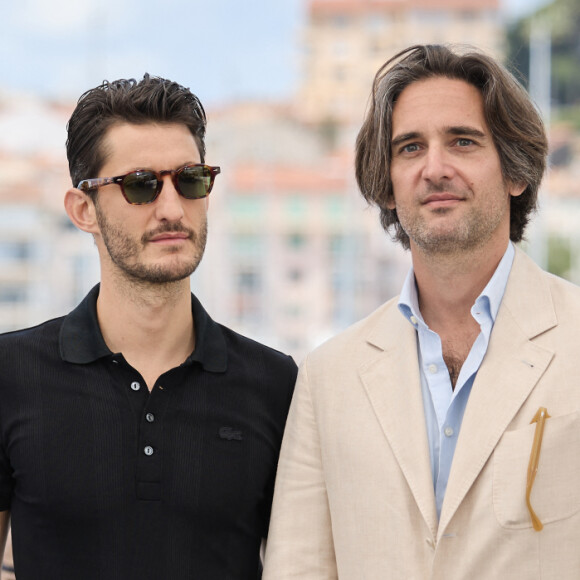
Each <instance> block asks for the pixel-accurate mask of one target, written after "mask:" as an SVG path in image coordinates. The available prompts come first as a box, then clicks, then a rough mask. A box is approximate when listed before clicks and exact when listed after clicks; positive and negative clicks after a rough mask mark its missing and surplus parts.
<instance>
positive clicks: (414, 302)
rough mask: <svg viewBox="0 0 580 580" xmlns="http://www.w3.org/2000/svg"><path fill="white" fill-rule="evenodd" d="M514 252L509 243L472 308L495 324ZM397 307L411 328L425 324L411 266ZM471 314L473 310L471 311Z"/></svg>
mask: <svg viewBox="0 0 580 580" xmlns="http://www.w3.org/2000/svg"><path fill="white" fill-rule="evenodd" d="M514 255H515V250H514V246H513V244H512V243H511V242H509V243H508V247H507V250H506V251H505V253H504V255H503V257H502V259H501V261H500V263H499V264H498V266H497V268H496V269H495V272H494V273H493V276H492V277H491V279H490V280H489V282H488V283H487V285H486V287H485V288H484V289H483V291H482V292H481V294H480V295H479V296H478V297H477V299H476V301H475V304H474V308H476V307H479V308H481V309H484V311H486V312H487V313H488V315H489V317H490V318H491V320H492V322H495V319H496V316H497V313H498V311H499V307H500V305H501V301H502V299H503V295H504V293H505V288H506V286H507V281H508V277H509V274H510V271H511V267H512V264H513V261H514ZM398 307H399V310H400V312H401V313H402V314H403V316H404V317H405V318H406V319H407V320H409V322H411V324H413V326H424V327H426V325H425V322H424V321H423V317H422V316H421V311H420V310H419V297H418V295H417V284H416V282H415V271H414V270H413V266H411V268H410V269H409V272H408V274H407V277H406V278H405V282H404V284H403V288H402V290H401V294H400V296H399V302H398ZM472 312H473V309H472Z"/></svg>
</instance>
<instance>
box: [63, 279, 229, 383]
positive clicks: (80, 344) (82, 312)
mask: <svg viewBox="0 0 580 580" xmlns="http://www.w3.org/2000/svg"><path fill="white" fill-rule="evenodd" d="M99 288H100V285H99V284H97V285H96V286H95V287H94V288H93V289H92V290H91V291H90V292H89V293H88V294H87V295H86V296H85V298H84V299H83V301H82V302H81V303H80V304H79V305H78V306H77V307H76V308H75V309H74V310H73V311H72V312H71V313H70V314H68V315H67V316H65V318H64V320H63V324H62V328H61V330H60V336H59V347H60V355H61V357H62V359H63V360H64V361H65V362H70V363H74V364H88V363H92V362H94V361H96V360H98V359H100V358H104V357H108V356H112V355H113V354H114V353H113V352H111V350H110V349H109V347H108V346H107V345H106V343H105V340H104V339H103V335H102V333H101V329H100V327H99V321H98V318H97V298H98V296H99ZM191 310H192V313H193V320H194V324H195V350H194V351H193V352H192V353H191V355H190V356H189V357H188V358H187V359H186V361H185V363H184V364H186V365H189V364H193V363H195V362H197V363H199V364H201V365H202V366H203V368H204V370H206V371H210V372H214V373H220V372H225V371H226V369H227V350H226V341H225V337H224V334H223V331H222V329H221V326H220V325H219V324H217V323H216V322H214V321H213V320H212V319H211V317H210V316H209V314H208V313H207V312H206V310H205V309H204V308H203V306H202V305H201V303H200V302H199V300H198V299H197V298H196V297H195V296H194V295H193V294H192V295H191Z"/></svg>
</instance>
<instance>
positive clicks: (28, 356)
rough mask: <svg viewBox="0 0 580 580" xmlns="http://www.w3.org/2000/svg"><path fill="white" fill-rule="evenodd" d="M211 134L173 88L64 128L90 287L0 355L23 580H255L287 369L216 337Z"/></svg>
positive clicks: (0, 461) (289, 364) (104, 94)
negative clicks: (95, 262)
mask: <svg viewBox="0 0 580 580" xmlns="http://www.w3.org/2000/svg"><path fill="white" fill-rule="evenodd" d="M205 128H206V117H205V112H204V110H203V107H202V105H201V103H200V102H199V100H198V99H197V97H195V96H194V95H193V94H192V93H191V92H190V91H189V90H188V89H185V88H184V87H182V86H180V85H178V84H177V83H174V82H171V81H168V80H165V79H161V78H153V77H149V76H148V75H145V77H144V78H143V80H141V81H140V82H136V81H134V80H119V81H115V82H111V83H109V82H105V83H104V84H102V85H101V86H99V87H97V88H95V89H92V90H90V91H88V92H87V93H85V94H84V95H83V96H82V97H81V98H80V100H79V102H78V105H77V107H76V109H75V111H74V112H73V114H72V117H71V119H70V121H69V124H68V141H67V153H68V159H69V167H70V173H71V177H72V182H73V184H74V187H73V188H71V189H70V190H69V191H67V193H66V196H65V207H66V211H67V213H68V215H69V217H70V219H71V221H72V223H73V224H74V225H75V226H76V227H78V228H80V229H81V230H83V231H85V232H88V233H90V234H91V235H92V236H93V238H94V241H95V244H96V246H97V250H98V252H99V258H100V265H101V281H100V284H99V285H97V286H96V287H95V288H93V290H91V292H90V293H89V294H88V295H87V297H86V298H85V299H84V300H83V302H82V303H81V304H80V305H79V306H78V307H77V308H76V309H75V310H73V311H72V312H71V313H70V314H69V315H67V316H65V317H62V318H59V319H56V320H52V321H49V322H46V323H44V324H41V325H39V326H37V327H35V328H32V329H27V330H22V331H18V332H12V333H8V334H5V335H2V336H1V337H0V369H1V379H0V401H1V403H0V547H2V548H3V546H4V541H5V536H6V531H7V528H8V524H9V520H10V519H11V525H12V538H13V552H14V562H15V570H16V575H17V577H18V579H19V580H39V579H40V578H42V579H43V580H50V579H55V580H56V579H58V580H67V579H70V580H79V579H82V580H92V579H95V580H97V579H100V580H105V579H109V578H118V579H119V580H130V579H135V580H137V579H139V580H146V579H160V578H163V579H165V578H167V579H169V578H170V579H171V580H179V579H184V580H185V579H188V580H191V579H192V578H200V579H204V580H205V579H213V578H215V579H219V580H226V579H232V580H233V579H239V580H250V579H251V580H255V579H257V578H259V576H260V570H261V565H260V555H259V552H260V545H261V542H262V539H263V538H264V537H265V536H266V532H267V527H268V520H269V513H270V503H271V497H272V489H273V482H274V475H275V470H276V462H277V458H278V450H279V445H280V441H281V438H282V431H283V428H284V423H285V419H286V413H287V409H288V406H289V403H290V398H291V395H292V390H293V385H294V381H295V378H296V365H295V363H294V361H293V360H292V359H291V358H290V357H288V356H286V355H284V354H281V353H279V352H277V351H274V350H272V349H270V348H268V347H265V346H263V345H260V344H258V343H256V342H253V341H251V340H250V339H248V338H245V337H242V336H240V335H238V334H236V333H235V332H233V331H232V330H229V329H228V328H225V327H224V326H222V325H219V324H217V323H215V322H214V321H213V320H212V319H211V318H210V317H209V315H208V314H207V313H206V311H205V310H204V309H203V307H202V306H201V304H200V303H199V301H198V300H197V299H196V297H195V296H193V295H192V294H191V291H190V281H189V277H190V275H191V274H192V273H193V272H194V271H195V269H196V268H197V266H198V264H199V262H200V260H201V258H202V256H203V252H204V248H205V242H206V234H207V210H208V195H209V193H210V192H211V190H212V187H213V184H214V179H215V177H216V176H217V175H218V174H219V172H220V168H219V167H213V166H210V165H206V164H205V145H204V137H205Z"/></svg>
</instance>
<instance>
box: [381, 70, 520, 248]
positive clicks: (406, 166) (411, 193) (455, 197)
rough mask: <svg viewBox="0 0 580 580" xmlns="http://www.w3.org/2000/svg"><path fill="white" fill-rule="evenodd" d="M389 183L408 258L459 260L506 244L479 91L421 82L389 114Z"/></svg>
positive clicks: (495, 164) (513, 189)
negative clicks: (457, 257)
mask: <svg viewBox="0 0 580 580" xmlns="http://www.w3.org/2000/svg"><path fill="white" fill-rule="evenodd" d="M392 154H393V160H392V166H391V179H392V182H393V190H394V197H395V199H394V201H393V202H392V203H391V206H390V207H391V208H392V209H396V210H397V215H398V217H399V219H400V221H401V224H402V226H403V228H404V229H405V231H406V232H407V234H408V235H409V237H410V239H411V250H412V252H413V251H414V252H415V253H417V252H420V253H423V254H427V255H432V254H458V253H463V252H465V251H473V250H476V249H478V248H482V247H484V246H495V245H497V244H500V245H501V248H502V251H505V243H504V240H505V239H507V238H506V232H507V237H509V199H510V195H519V194H520V193H521V190H520V189H519V188H518V187H517V186H514V185H513V184H509V183H506V182H505V180H504V179H503V176H502V172H501V166H500V161H499V156H498V154H497V150H496V148H495V145H494V143H493V140H492V137H491V134H490V131H489V128H488V126H487V123H486V122H485V118H484V114H483V102H482V98H481V95H480V93H479V91H478V90H477V89H476V88H475V87H474V86H472V85H470V84H468V83H466V82H465V81H461V80H452V79H447V78H435V79H427V80H423V81H418V82H415V83H413V84H411V85H410V86H408V87H407V88H406V89H405V90H404V91H403V92H402V93H401V95H400V97H399V99H398V101H397V103H396V105H395V107H394V112H393V143H392Z"/></svg>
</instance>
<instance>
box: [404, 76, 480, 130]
mask: <svg viewBox="0 0 580 580" xmlns="http://www.w3.org/2000/svg"><path fill="white" fill-rule="evenodd" d="M454 126H473V127H474V128H477V129H479V130H481V131H484V132H486V131H487V123H486V121H485V114H484V108H483V97H482V95H481V92H480V91H479V89H478V88H477V87H475V86H473V85H472V84H469V83H468V82H466V81H463V80H458V79H449V78H445V77H435V78H430V79H422V80H419V81H415V82H414V83H412V84H410V85H409V86H407V87H406V88H405V89H404V90H403V91H402V92H401V94H400V95H399V98H398V99H397V101H396V102H395V105H394V107H393V137H395V136H396V135H397V133H400V132H405V133H407V132H420V133H422V132H424V131H428V130H430V129H433V130H444V129H445V128H449V127H454Z"/></svg>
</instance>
